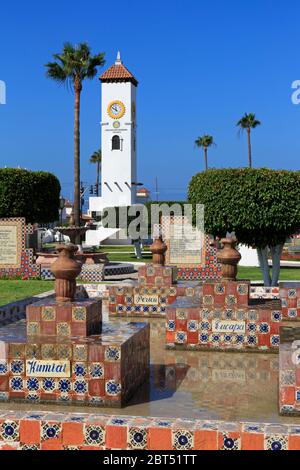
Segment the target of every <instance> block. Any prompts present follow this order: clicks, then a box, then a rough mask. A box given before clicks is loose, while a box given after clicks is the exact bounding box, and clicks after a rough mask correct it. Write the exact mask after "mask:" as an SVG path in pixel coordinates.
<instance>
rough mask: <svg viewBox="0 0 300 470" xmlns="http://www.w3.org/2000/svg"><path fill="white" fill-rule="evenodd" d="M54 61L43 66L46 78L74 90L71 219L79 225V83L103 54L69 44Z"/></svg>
mask: <svg viewBox="0 0 300 470" xmlns="http://www.w3.org/2000/svg"><path fill="white" fill-rule="evenodd" d="M53 58H54V59H55V61H54V62H48V63H47V64H46V68H47V77H48V78H51V79H52V80H55V81H56V82H58V83H66V84H68V85H69V86H71V88H72V89H73V91H74V96H75V99H74V219H75V225H77V226H79V225H80V222H81V221H80V98H81V91H82V83H83V81H84V80H85V79H93V78H94V77H95V75H96V74H97V67H101V66H103V65H104V63H105V61H104V53H103V52H100V53H98V54H96V55H92V54H91V49H90V47H89V45H88V44H87V43H80V44H78V45H75V46H74V45H73V44H71V43H69V42H66V43H65V44H64V46H63V50H62V52H61V53H59V54H54V55H53Z"/></svg>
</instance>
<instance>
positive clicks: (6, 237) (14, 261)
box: [0, 219, 23, 268]
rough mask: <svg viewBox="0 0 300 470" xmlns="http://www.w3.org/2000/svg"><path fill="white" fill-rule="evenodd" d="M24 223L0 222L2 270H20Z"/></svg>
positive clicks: (16, 221)
mask: <svg viewBox="0 0 300 470" xmlns="http://www.w3.org/2000/svg"><path fill="white" fill-rule="evenodd" d="M22 230H23V222H22V220H20V219H15V220H14V219H1V220H0V268H20V267H21V252H22Z"/></svg>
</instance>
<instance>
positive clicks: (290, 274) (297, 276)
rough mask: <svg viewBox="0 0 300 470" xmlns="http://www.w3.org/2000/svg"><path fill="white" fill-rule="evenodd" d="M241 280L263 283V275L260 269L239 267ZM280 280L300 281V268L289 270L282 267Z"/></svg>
mask: <svg viewBox="0 0 300 470" xmlns="http://www.w3.org/2000/svg"><path fill="white" fill-rule="evenodd" d="M238 278H239V279H250V280H251V281H261V280H262V274H261V270H260V269H259V268H255V267H251V266H250V267H248V266H239V268H238ZM280 280H281V281H300V266H299V268H298V267H296V268H287V267H282V268H281V269H280Z"/></svg>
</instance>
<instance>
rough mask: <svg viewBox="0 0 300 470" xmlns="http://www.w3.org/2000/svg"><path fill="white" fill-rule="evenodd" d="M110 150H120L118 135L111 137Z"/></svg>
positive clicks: (120, 141)
mask: <svg viewBox="0 0 300 470" xmlns="http://www.w3.org/2000/svg"><path fill="white" fill-rule="evenodd" d="M111 149H112V150H122V139H120V137H119V136H118V135H114V136H113V138H112V139H111Z"/></svg>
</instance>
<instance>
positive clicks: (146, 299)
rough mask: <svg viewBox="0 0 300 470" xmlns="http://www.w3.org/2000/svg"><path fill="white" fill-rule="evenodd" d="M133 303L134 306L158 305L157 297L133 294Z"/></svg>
mask: <svg viewBox="0 0 300 470" xmlns="http://www.w3.org/2000/svg"><path fill="white" fill-rule="evenodd" d="M134 303H135V304H136V305H158V295H155V294H152V295H148V294H147V295H144V294H135V296H134Z"/></svg>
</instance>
